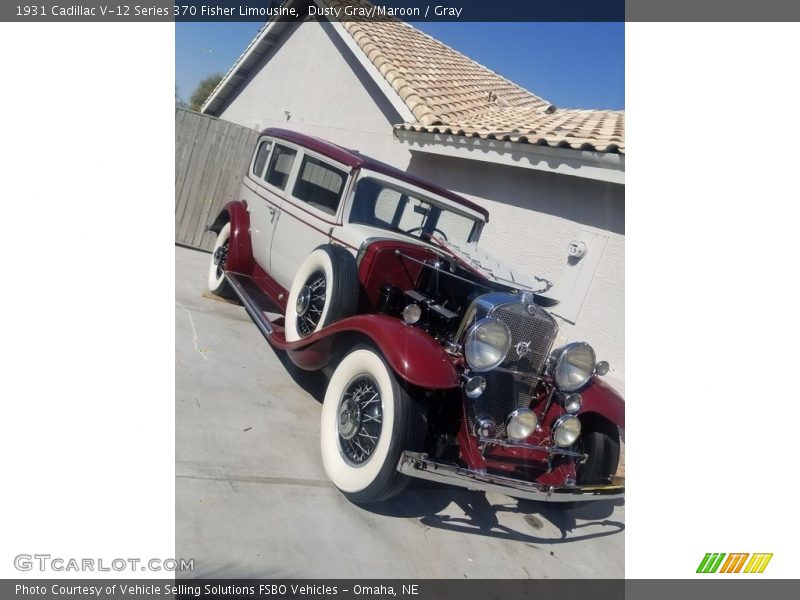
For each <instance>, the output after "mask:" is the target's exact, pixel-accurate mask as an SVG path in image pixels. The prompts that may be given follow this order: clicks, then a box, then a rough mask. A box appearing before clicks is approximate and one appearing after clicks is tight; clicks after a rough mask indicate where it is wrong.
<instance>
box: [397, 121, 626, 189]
mask: <svg viewBox="0 0 800 600" xmlns="http://www.w3.org/2000/svg"><path fill="white" fill-rule="evenodd" d="M394 134H395V136H396V137H397V139H398V140H399V141H400V143H401V144H403V145H404V146H406V147H407V148H408V149H409V150H411V151H415V152H425V153H428V154H437V155H440V156H449V157H454V158H463V159H466V160H479V161H483V162H491V163H494V164H503V165H508V166H511V167H518V168H523V169H533V170H536V171H547V172H551V173H558V174H561V175H569V176H572V177H582V178H584V179H595V180H598V181H607V182H610V183H618V184H622V185H624V184H625V156H624V155H623V154H618V153H614V152H596V151H587V150H572V149H569V148H556V147H552V146H542V145H534V144H527V143H521V142H509V141H503V140H495V139H484V138H479V137H468V136H462V135H453V134H446V133H430V132H424V131H409V130H406V129H401V128H396V129H395V131H394Z"/></svg>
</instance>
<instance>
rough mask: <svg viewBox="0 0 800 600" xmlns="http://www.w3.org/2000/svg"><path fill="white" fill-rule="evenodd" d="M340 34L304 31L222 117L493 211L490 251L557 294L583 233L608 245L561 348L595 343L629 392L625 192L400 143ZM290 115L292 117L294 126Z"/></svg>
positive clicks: (486, 241) (304, 27)
mask: <svg viewBox="0 0 800 600" xmlns="http://www.w3.org/2000/svg"><path fill="white" fill-rule="evenodd" d="M386 104H387V103H386V101H385V99H384V97H383V95H382V93H381V92H380V91H379V90H378V88H377V86H375V84H374V82H371V80H370V79H369V77H368V76H367V75H366V73H365V72H364V70H363V67H361V65H360V64H359V63H358V61H357V60H355V58H353V57H352V55H350V54H349V51H348V50H347V49H346V47H344V45H343V43H342V42H341V40H340V39H338V38H337V34H336V33H335V32H334V31H333V29H332V26H331V25H330V24H325V25H320V24H318V23H304V24H301V25H297V26H295V28H294V29H293V30H292V33H291V35H289V36H284V37H283V39H282V41H281V42H280V43H279V44H278V46H276V48H275V49H274V50H273V52H272V53H271V54H270V55H268V56H267V57H266V58H265V60H264V61H262V63H261V66H260V68H258V69H256V70H255V71H254V75H253V76H252V79H251V81H250V82H249V83H248V84H247V85H246V86H244V87H243V88H241V91H240V92H239V94H238V95H237V96H235V97H234V98H233V99H232V100H231V101H230V102H229V104H228V106H227V107H226V108H225V109H224V111H223V112H222V113H221V115H220V117H221V118H223V119H226V120H229V121H233V122H235V123H239V124H241V125H245V126H248V127H253V128H256V129H259V128H265V127H272V126H274V127H286V128H289V129H295V130H298V131H302V132H304V133H308V134H311V135H316V136H319V137H322V138H325V139H328V140H331V141H333V142H336V143H338V144H341V145H343V146H346V147H348V148H354V149H357V150H360V151H362V152H364V153H365V154H369V155H371V156H374V157H376V158H379V159H381V160H384V161H386V162H388V163H390V164H393V165H395V166H396V167H399V168H401V169H407V170H409V171H410V172H413V173H414V174H417V175H420V176H422V177H425V178H427V179H429V180H431V181H434V182H436V183H438V184H440V185H442V186H444V187H446V188H448V189H451V190H453V191H456V192H458V193H460V194H463V195H464V196H466V197H468V198H470V199H473V200H475V201H476V202H478V203H479V204H482V205H483V206H485V207H486V208H488V209H489V211H490V213H491V220H490V222H489V224H488V226H487V227H486V229H485V230H484V235H483V238H482V245H483V246H484V247H485V248H486V249H487V250H488V251H489V252H491V253H492V254H494V255H496V256H497V257H499V258H502V259H505V260H506V261H507V262H509V263H510V264H511V265H512V266H516V267H519V268H521V269H525V270H527V271H528V272H530V273H532V274H537V275H541V276H543V277H546V278H548V279H551V280H553V281H554V283H555V284H556V288H554V291H555V292H556V294H555V295H556V297H558V292H559V291H560V290H559V288H558V285H559V281H560V280H562V278H563V277H564V274H565V272H566V269H567V253H566V248H567V244H568V243H569V241H570V240H571V239H573V238H575V237H579V236H580V234H581V232H589V233H594V234H595V235H597V236H599V238H602V239H603V241H604V243H603V244H602V249H601V250H600V252H602V256H601V257H600V259H599V263H598V264H597V266H596V268H595V269H593V272H592V274H591V278H590V279H589V281H588V282H586V287H587V289H588V292H587V295H586V298H585V300H584V301H583V303H582V305H581V308H580V311H579V312H578V314H577V318H576V319H575V323H574V324H573V323H570V322H567V321H565V320H563V319H560V322H561V323H560V324H561V334H560V336H559V340H561V341H568V340H579V339H583V340H586V341H588V342H590V343H591V344H592V345H593V346H594V347H595V349H596V350H597V354H598V357H599V358H600V359H604V360H608V361H609V363H610V364H611V368H612V371H611V373H610V375H609V380H610V382H611V383H613V384H614V385H615V387H618V388H619V389H621V390H622V389H623V385H624V371H625V355H624V296H625V290H624V285H625V273H624V233H625V232H624V226H625V225H624V223H625V205H624V187H623V186H621V185H618V184H612V183H605V182H598V181H594V180H588V179H583V178H578V177H571V176H566V175H556V174H552V173H546V172H542V171H534V170H531V169H524V168H515V167H510V166H504V165H498V164H493V163H488V162H480V161H473V160H469V161H468V160H464V159H460V158H450V157H445V156H435V155H430V154H425V153H420V152H413V153H412V152H411V151H409V150H408V149H407V148H406V147H404V146H402V145H401V144H400V142H399V141H398V140H397V139H396V138H395V137H394V136H393V135H392V125H393V124H394V123H397V122H399V121H400V119H399V118H398V116H397V115H396V114H395V113H392V109H391V107H388V108H387V105H386ZM284 111H289V112H290V114H291V116H290V118H289V119H287V118H286V114H285V112H284Z"/></svg>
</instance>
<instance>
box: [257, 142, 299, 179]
mask: <svg viewBox="0 0 800 600" xmlns="http://www.w3.org/2000/svg"><path fill="white" fill-rule="evenodd" d="M296 155H297V151H296V150H292V149H291V148H286V147H285V146H280V145H277V144H276V145H275V150H274V151H273V152H272V158H270V160H269V167H268V168H267V174H266V176H265V177H264V179H266V181H267V183H271V184H272V185H274V186H275V187H276V188H280V189H282V190H284V189H286V182H287V181H289V173H291V171H292V163H294V157H295V156H296Z"/></svg>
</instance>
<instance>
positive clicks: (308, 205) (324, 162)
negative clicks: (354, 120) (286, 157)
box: [286, 149, 352, 221]
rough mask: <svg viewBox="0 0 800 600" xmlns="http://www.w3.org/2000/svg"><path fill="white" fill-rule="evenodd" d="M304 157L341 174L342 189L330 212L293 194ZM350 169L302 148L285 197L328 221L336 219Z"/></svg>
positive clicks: (345, 195)
mask: <svg viewBox="0 0 800 600" xmlns="http://www.w3.org/2000/svg"><path fill="white" fill-rule="evenodd" d="M306 158H310V159H312V160H315V161H317V162H319V163H322V165H324V166H327V167H330V168H331V170H333V171H335V172H336V173H337V174H340V175H342V189H341V191H340V192H339V200H338V204H337V206H336V210H335V211H334V212H332V213H330V212H328V211H325V210H322V209H321V208H318V207H316V206H314V205H313V204H311V203H309V202H308V200H304V199H303V198H299V197H298V196H296V195H295V189H296V188H297V184H298V182H299V181H300V174H301V172H302V170H303V165H304V164H305V162H306ZM351 171H352V169H350V168H348V167H345V166H342V165H340V164H339V163H337V162H336V161H334V160H330V159H328V158H327V157H322V156H319V155H317V154H316V153H315V152H307V151H306V150H305V149H303V150H302V155H301V157H300V161H299V162H298V167H297V169H296V170H295V173H294V177H293V179H292V181H291V186H292V188H291V192H288V193H287V194H286V195H287V197H291V198H292V199H294V200H296V201H297V202H298V203H300V206H298V208H302V209H304V210H305V209H308V210H313V211H315V213H318V214H319V215H325V217H326V218H324V220H326V221H328V220H329V219H334V221H336V218H337V216H339V215H340V214H341V212H342V207H343V205H344V203H345V199H346V198H347V194H348V191H349V190H348V184H349V182H350V179H351ZM287 187H288V185H287Z"/></svg>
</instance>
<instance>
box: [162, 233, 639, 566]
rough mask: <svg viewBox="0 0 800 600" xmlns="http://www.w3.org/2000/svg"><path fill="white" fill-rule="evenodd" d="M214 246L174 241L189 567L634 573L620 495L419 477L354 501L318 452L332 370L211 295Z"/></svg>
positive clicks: (181, 533) (181, 516) (182, 494)
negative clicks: (513, 492) (480, 489)
mask: <svg viewBox="0 0 800 600" xmlns="http://www.w3.org/2000/svg"><path fill="white" fill-rule="evenodd" d="M209 257H210V255H209V254H206V253H203V252H198V251H194V250H188V249H185V248H180V247H176V249H175V261H176V264H175V278H176V282H175V329H176V332H175V345H176V348H175V362H176V364H175V387H176V389H175V411H176V414H175V423H176V432H175V455H176V456H175V460H176V464H175V474H176V482H175V495H176V498H175V504H176V509H175V510H176V515H175V517H176V518H175V528H176V532H175V536H176V556H177V557H179V558H194V562H195V570H194V572H193V573H192V574H191V575H193V576H195V577H198V576H201V577H220V578H223V577H254V578H262V577H263V578H295V577H298V578H299V577H306V578H309V577H313V578H354V577H358V578H370V577H392V578H452V577H455V578H465V577H466V578H528V577H530V578H573V577H583V578H597V577H613V578H621V577H623V576H624V539H625V536H624V527H625V526H624V522H625V508H624V505H622V504H621V503H616V504H613V503H609V502H601V503H590V504H588V505H585V506H582V507H580V508H577V509H564V508H559V507H558V506H553V505H548V504H541V503H537V502H530V501H517V500H515V499H513V498H508V497H506V496H501V495H488V496H487V495H485V494H481V493H476V492H469V491H466V490H460V489H456V488H448V487H445V486H439V485H436V484H430V483H427V482H422V481H419V482H416V481H415V482H413V483H412V485H411V486H410V487H409V488H408V490H407V491H406V492H405V493H404V494H403V495H401V496H400V497H399V498H397V499H395V500H393V501H391V502H389V503H387V504H384V505H380V506H374V507H369V508H362V507H358V506H355V505H353V504H351V503H350V502H348V501H347V500H346V499H345V498H344V497H343V496H342V495H341V494H340V493H339V492H338V491H337V490H336V489H335V488H334V487H333V485H332V484H331V483H329V482H328V480H327V479H326V477H325V474H324V470H323V467H322V460H321V458H320V450H319V416H320V407H321V401H322V397H323V393H324V379H323V378H322V377H319V376H316V375H315V374H308V373H304V372H302V371H300V372H298V370H296V369H294V368H292V367H291V366H290V363H288V361H287V360H286V359H285V358H284V357H283V356H282V355H281V354H279V353H277V352H275V351H273V349H272V347H271V346H270V345H269V344H268V343H267V342H266V341H265V340H264V339H263V338H262V337H261V335H260V334H259V333H258V331H257V330H256V327H255V326H254V325H253V324H252V322H251V321H250V319H249V318H248V317H247V315H246V314H245V312H244V309H243V308H241V307H240V306H238V305H236V304H232V303H226V302H224V301H220V300H217V299H214V298H212V297H210V296H209V295H208V294H207V292H206V287H205V284H206V273H207V265H208V260H209Z"/></svg>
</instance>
